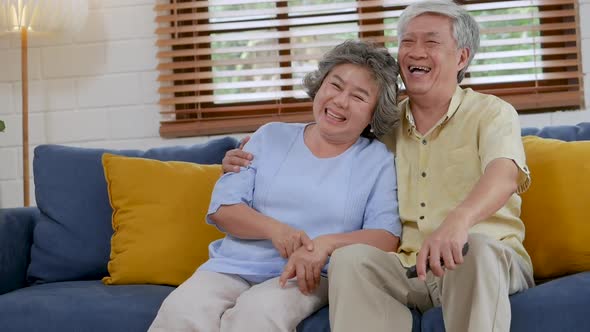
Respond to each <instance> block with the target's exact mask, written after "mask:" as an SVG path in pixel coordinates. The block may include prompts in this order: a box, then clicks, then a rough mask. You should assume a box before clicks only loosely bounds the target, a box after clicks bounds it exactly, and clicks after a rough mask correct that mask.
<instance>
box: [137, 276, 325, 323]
mask: <svg viewBox="0 0 590 332" xmlns="http://www.w3.org/2000/svg"><path fill="white" fill-rule="evenodd" d="M278 279H279V278H278V277H277V278H273V279H270V280H267V281H265V282H262V283H259V284H254V285H252V284H250V283H248V282H247V281H246V280H244V279H242V278H240V277H238V276H235V275H231V274H223V273H216V272H210V271H197V272H195V274H193V276H192V277H190V278H189V279H188V280H187V281H185V282H184V283H183V284H182V285H180V286H179V287H178V288H177V289H176V290H174V291H173V292H172V293H171V294H170V295H169V296H168V297H167V298H166V300H164V303H163V304H162V306H161V308H160V310H159V311H158V315H157V316H156V319H155V320H154V322H153V323H152V326H151V327H150V329H149V330H148V331H150V332H164V331H166V332H169V331H170V332H171V331H195V332H218V331H223V332H225V331H228V332H229V331H261V332H264V331H269V332H271V331H285V332H291V331H295V328H296V327H297V325H298V324H299V323H300V322H301V321H302V320H303V319H305V318H306V317H307V316H309V315H310V314H312V313H313V312H315V311H316V310H318V309H320V308H321V307H323V306H325V305H326V304H327V303H328V281H327V280H326V278H323V277H322V279H321V281H320V286H319V287H318V288H317V289H316V292H315V293H314V294H312V295H309V296H306V295H303V294H302V293H301V292H300V291H299V288H298V287H297V282H296V281H294V280H290V281H289V282H288V283H287V285H286V286H285V288H281V287H280V286H279V280H278Z"/></svg>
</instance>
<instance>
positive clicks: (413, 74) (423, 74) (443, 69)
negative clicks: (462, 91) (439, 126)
mask: <svg viewBox="0 0 590 332" xmlns="http://www.w3.org/2000/svg"><path fill="white" fill-rule="evenodd" d="M468 58H469V51H468V50H467V49H458V48H457V42H456V40H455V38H454V36H453V25H452V21H451V19H450V18H448V17H446V16H441V15H435V14H422V15H419V16H417V17H415V18H413V19H412V20H410V22H409V23H408V25H407V26H406V28H405V31H404V33H403V35H402V36H400V44H399V52H398V61H399V64H400V67H401V74H402V78H403V81H404V84H405V86H406V90H407V92H408V95H409V96H410V97H412V96H423V97H429V96H437V95H440V94H444V95H446V94H448V92H449V91H450V93H451V94H452V92H454V91H455V87H456V86H457V73H458V72H459V71H460V70H461V69H462V68H463V67H465V66H466V65H467V61H468Z"/></svg>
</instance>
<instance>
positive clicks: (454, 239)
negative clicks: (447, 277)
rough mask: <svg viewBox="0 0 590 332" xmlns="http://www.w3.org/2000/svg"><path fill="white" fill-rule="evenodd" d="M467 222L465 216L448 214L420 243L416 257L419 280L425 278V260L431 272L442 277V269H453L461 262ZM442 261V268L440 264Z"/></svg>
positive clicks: (465, 240) (466, 234)
mask: <svg viewBox="0 0 590 332" xmlns="http://www.w3.org/2000/svg"><path fill="white" fill-rule="evenodd" d="M468 225H469V223H468V221H467V220H465V218H463V217H460V216H458V215H454V214H453V213H451V214H449V215H448V216H447V217H446V218H445V220H444V221H443V222H442V224H441V225H440V226H439V227H438V229H436V230H435V231H434V232H433V233H432V234H430V236H428V237H427V238H426V239H425V240H424V242H423V243H422V247H421V248H420V252H419V253H418V257H417V259H416V271H417V272H418V278H420V280H425V279H426V261H428V264H429V265H430V269H431V270H432V273H434V275H435V276H437V277H442V276H443V275H444V273H445V270H444V269H448V270H454V269H455V268H456V267H457V265H460V264H462V263H463V254H462V250H463V245H464V244H465V243H466V242H467V238H468V235H469V233H468V231H469V226H468ZM441 262H444V268H443V267H442V266H441Z"/></svg>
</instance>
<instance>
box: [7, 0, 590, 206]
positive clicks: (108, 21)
mask: <svg viewBox="0 0 590 332" xmlns="http://www.w3.org/2000/svg"><path fill="white" fill-rule="evenodd" d="M580 2H581V15H580V16H581V17H582V18H583V20H582V38H583V44H582V46H583V50H584V54H587V56H586V57H585V58H584V68H585V69H584V72H585V73H586V74H585V78H586V80H585V81H586V86H589V85H588V84H590V0H580ZM90 4H91V8H90V12H89V16H88V20H87V22H86V25H85V27H84V29H83V30H82V31H81V32H80V33H78V34H76V35H74V36H72V35H60V36H36V35H31V36H30V49H29V80H30V81H29V82H30V87H29V90H30V91H29V104H30V106H29V109H30V112H31V113H30V120H29V121H30V138H29V140H30V143H31V145H30V151H31V152H30V156H31V160H32V156H33V153H32V150H33V149H34V147H35V146H37V145H38V144H42V143H56V144H66V145H75V146H84V147H106V148H115V149H121V148H137V149H146V148H149V147H153V146H162V145H176V144H190V143H195V142H202V141H205V140H207V139H208V138H207V137H199V138H188V139H179V140H164V139H161V138H160V137H159V136H158V119H159V114H158V111H159V107H158V105H157V100H158V94H157V88H158V84H157V82H156V77H157V72H156V71H155V67H156V65H157V61H156V58H155V55H156V52H157V48H156V47H155V46H154V43H155V35H154V30H155V28H156V24H155V23H154V15H155V13H154V12H153V9H152V8H153V5H154V1H153V0H90ZM584 18H586V19H585V20H584ZM19 82H20V41H19V39H18V36H15V35H9V36H7V35H2V36H0V118H2V119H3V120H4V121H5V122H6V124H7V131H6V132H4V133H2V134H0V208H2V207H17V206H22V180H21V178H22V165H21V131H20V127H21V122H20V109H21V99H20V98H21V97H20V91H21V86H20V83H19ZM586 96H587V97H586V100H590V89H588V90H587V91H586ZM521 121H522V125H523V126H546V125H551V124H570V123H578V122H581V121H590V112H589V111H585V112H556V113H546V114H534V115H525V116H521ZM31 170H32V167H31ZM32 183H33V181H31V186H33V184H32ZM31 193H32V195H34V190H33V188H32V189H31ZM32 201H33V202H34V197H32Z"/></svg>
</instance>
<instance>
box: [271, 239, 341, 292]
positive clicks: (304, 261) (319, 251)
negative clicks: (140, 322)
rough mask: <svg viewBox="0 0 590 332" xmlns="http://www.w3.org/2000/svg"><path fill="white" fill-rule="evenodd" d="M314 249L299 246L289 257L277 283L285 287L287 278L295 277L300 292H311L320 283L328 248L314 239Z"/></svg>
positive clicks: (326, 260)
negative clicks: (309, 249)
mask: <svg viewBox="0 0 590 332" xmlns="http://www.w3.org/2000/svg"><path fill="white" fill-rule="evenodd" d="M313 242H314V249H313V250H312V251H308V250H306V249H305V248H303V247H302V248H299V249H298V250H297V251H295V252H294V253H293V255H291V257H289V261H288V262H287V265H285V269H284V270H283V273H282V274H281V277H280V278H279V285H280V286H281V287H285V285H286V283H287V280H289V279H291V278H295V277H297V286H298V287H299V290H300V291H301V293H303V294H305V295H310V294H312V293H313V292H314V291H315V290H316V288H317V287H318V286H319V284H320V280H321V277H322V268H323V267H324V265H326V263H327V262H328V256H329V250H328V249H327V248H326V247H325V246H324V245H323V244H322V243H321V242H320V241H316V240H314V241H313Z"/></svg>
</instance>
